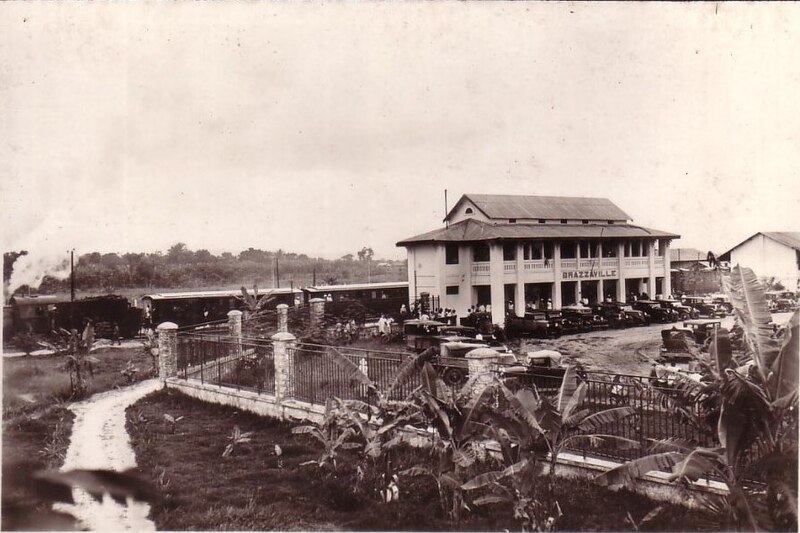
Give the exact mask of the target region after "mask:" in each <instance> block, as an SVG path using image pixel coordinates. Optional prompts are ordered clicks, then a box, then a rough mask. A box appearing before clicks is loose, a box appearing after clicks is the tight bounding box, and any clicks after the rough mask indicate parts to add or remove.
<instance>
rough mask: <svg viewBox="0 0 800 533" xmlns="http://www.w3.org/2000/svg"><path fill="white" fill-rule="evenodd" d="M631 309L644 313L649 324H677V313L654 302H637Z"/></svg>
mask: <svg viewBox="0 0 800 533" xmlns="http://www.w3.org/2000/svg"><path fill="white" fill-rule="evenodd" d="M631 307H633V308H634V309H637V310H639V311H641V312H642V313H644V316H645V317H646V318H647V320H648V321H649V322H677V321H678V312H677V311H675V310H673V309H670V308H668V307H663V306H662V305H661V303H659V302H656V301H654V300H637V301H635V302H633V303H632V304H631Z"/></svg>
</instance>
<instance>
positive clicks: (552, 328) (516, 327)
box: [506, 311, 563, 338]
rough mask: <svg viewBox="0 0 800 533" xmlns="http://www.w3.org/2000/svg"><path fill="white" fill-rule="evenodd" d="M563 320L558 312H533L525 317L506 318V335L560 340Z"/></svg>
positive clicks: (510, 316) (511, 316)
mask: <svg viewBox="0 0 800 533" xmlns="http://www.w3.org/2000/svg"><path fill="white" fill-rule="evenodd" d="M562 321H563V318H562V316H561V313H559V312H558V311H533V312H529V313H525V316H524V317H518V316H514V315H511V314H509V315H508V316H506V334H507V335H509V336H515V337H524V336H531V337H539V338H558V337H560V336H561V334H562V332H563V324H562Z"/></svg>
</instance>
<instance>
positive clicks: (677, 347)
mask: <svg viewBox="0 0 800 533" xmlns="http://www.w3.org/2000/svg"><path fill="white" fill-rule="evenodd" d="M689 342H691V343H694V332H693V331H692V330H691V329H689V328H681V329H678V328H676V327H675V326H672V328H670V329H664V330H661V352H662V353H684V352H686V351H687V350H686V345H687V343H689Z"/></svg>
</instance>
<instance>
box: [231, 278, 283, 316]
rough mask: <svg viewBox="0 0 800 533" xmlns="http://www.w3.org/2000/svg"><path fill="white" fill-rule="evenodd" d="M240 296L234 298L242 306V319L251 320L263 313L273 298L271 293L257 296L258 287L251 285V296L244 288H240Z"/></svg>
mask: <svg viewBox="0 0 800 533" xmlns="http://www.w3.org/2000/svg"><path fill="white" fill-rule="evenodd" d="M241 290H242V295H241V296H237V297H236V298H237V299H238V300H239V301H240V302H242V303H243V304H244V315H245V316H244V318H245V319H248V318H252V317H254V316H256V315H257V314H259V313H261V312H262V311H264V310H265V309H266V307H267V304H269V303H270V302H271V301H272V300H273V299H274V298H273V296H272V294H271V292H266V293H264V294H262V295H260V296H259V294H258V285H255V284H254V285H253V294H250V293H249V292H248V291H247V289H246V288H245V287H242V288H241Z"/></svg>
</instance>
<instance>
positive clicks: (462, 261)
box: [456, 245, 475, 317]
mask: <svg viewBox="0 0 800 533" xmlns="http://www.w3.org/2000/svg"><path fill="white" fill-rule="evenodd" d="M458 264H459V266H460V267H461V279H460V280H459V284H458V296H459V301H460V302H461V307H460V308H458V309H456V311H457V313H458V316H460V317H461V316H466V315H467V309H468V308H469V307H471V306H472V305H474V303H475V302H473V301H472V247H471V246H464V245H459V247H458Z"/></svg>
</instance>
